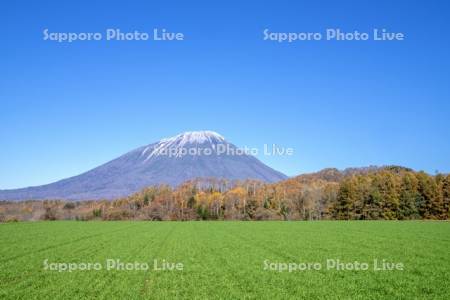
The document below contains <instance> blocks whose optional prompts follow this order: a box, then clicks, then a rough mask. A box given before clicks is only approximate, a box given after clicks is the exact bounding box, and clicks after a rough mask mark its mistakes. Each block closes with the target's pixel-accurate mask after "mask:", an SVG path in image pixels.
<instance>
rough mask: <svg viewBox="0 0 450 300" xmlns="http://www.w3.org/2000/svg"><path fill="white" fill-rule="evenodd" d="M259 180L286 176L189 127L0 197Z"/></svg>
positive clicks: (77, 195)
mask: <svg viewBox="0 0 450 300" xmlns="http://www.w3.org/2000/svg"><path fill="white" fill-rule="evenodd" d="M202 177H203V178H210V177H215V178H226V179H230V180H234V179H257V180H262V181H265V182H275V181H279V180H282V179H285V178H286V176H285V175H284V174H282V173H280V172H278V171H275V170H273V169H272V168H270V167H268V166H266V165H265V164H263V163H262V162H260V161H259V160H258V159H256V158H255V157H253V156H251V155H247V154H246V153H245V152H244V151H242V150H241V149H239V148H237V147H236V146H234V145H233V144H231V143H228V142H227V141H226V140H225V138H224V137H222V136H221V135H220V134H218V133H216V132H213V131H191V132H185V133H182V134H179V135H176V136H174V137H171V138H166V139H162V140H160V141H159V142H156V143H152V144H149V145H146V146H143V147H140V148H137V149H135V150H132V151H130V152H128V153H126V154H124V155H122V156H120V157H118V158H116V159H114V160H112V161H110V162H108V163H106V164H104V165H101V166H99V167H97V168H94V169H92V170H90V171H88V172H86V173H83V174H80V175H78V176H74V177H70V178H67V179H63V180H60V181H57V182H54V183H51V184H47V185H42V186H36V187H28V188H23V189H14V190H0V200H25V199H69V200H86V199H113V198H116V197H121V196H127V195H129V194H131V193H134V192H136V191H139V190H140V189H142V188H144V187H146V186H150V185H157V184H169V185H171V186H176V185H178V184H180V183H183V182H184V181H187V180H191V179H195V178H202Z"/></svg>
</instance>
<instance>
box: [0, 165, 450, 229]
mask: <svg viewBox="0 0 450 300" xmlns="http://www.w3.org/2000/svg"><path fill="white" fill-rule="evenodd" d="M449 203H450V175H443V174H436V175H429V174H427V173H425V172H415V171H413V170H411V169H408V168H403V167H397V166H388V167H380V168H378V167H369V168H360V169H346V170H344V171H338V170H336V169H325V170H322V171H320V172H317V173H312V174H305V175H300V176H297V177H294V178H290V179H288V180H284V181H281V182H278V183H274V184H266V183H263V182H259V181H254V180H245V181H228V180H220V179H199V180H193V181H189V182H186V183H184V184H182V185H180V186H178V187H176V188H172V187H170V186H166V185H161V186H152V187H148V188H145V189H143V190H142V191H140V192H138V193H135V194H133V195H130V196H128V197H123V198H120V199H116V200H112V201H108V200H101V201H81V202H67V201H61V200H44V201H25V202H1V203H0V221H15V220H39V219H40V220H58V219H75V220H95V219H98V220H183V221H187V220H410V219H435V220H447V219H448V218H449Z"/></svg>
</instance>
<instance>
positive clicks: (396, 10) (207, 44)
mask: <svg viewBox="0 0 450 300" xmlns="http://www.w3.org/2000/svg"><path fill="white" fill-rule="evenodd" d="M62 2H68V1H51V2H50V1H47V2H45V1H44V2H39V3H38V2H34V3H33V2H32V1H18V2H17V4H16V3H13V2H12V1H9V2H8V3H6V2H5V3H3V4H2V9H1V10H0V32H1V44H0V45H1V46H0V66H1V72H0V188H16V187H24V186H30V185H38V184H44V183H49V182H52V181H55V180H58V179H62V178H65V177H69V176H72V175H76V174H79V173H81V172H84V171H86V170H89V169H91V168H93V167H95V166H98V165H100V164H102V163H104V162H106V161H108V160H110V159H113V158H115V157H117V156H119V155H121V154H123V153H125V152H127V151H129V150H131V149H133V148H136V147H138V146H141V145H145V144H148V143H151V142H154V141H157V140H159V139H160V138H162V137H166V136H172V135H175V134H177V133H179V132H183V131H188V130H201V129H209V130H214V131H217V132H219V133H221V134H222V135H224V136H225V137H226V138H227V139H228V140H230V141H231V142H233V143H234V144H236V145H238V146H245V145H247V146H254V147H261V146H262V145H263V144H264V143H269V144H270V143H277V144H279V145H281V146H285V147H293V148H294V149H295V155H294V156H292V157H266V156H262V157H260V159H261V160H262V161H264V162H265V163H267V164H269V165H270V166H271V167H273V168H275V169H278V170H280V171H282V172H284V173H286V174H288V175H296V174H299V173H304V172H312V171H317V170H320V169H322V168H325V167H337V168H345V167H355V166H366V165H384V164H398V165H404V166H408V167H412V168H414V169H417V170H425V171H427V172H430V173H434V172H435V170H439V171H441V172H449V171H450V134H449V132H450V128H449V127H450V126H449V120H450V118H449V117H450V93H449V89H450V87H449V86H450V85H449V83H450V81H449V80H450V78H449V72H450V71H449V70H450V58H449V53H450V45H449V39H450V37H449V33H450V5H449V4H448V1H425V0H422V1H378V0H377V1H289V2H287V1H262V2H259V1H258V2H256V1H255V2H253V3H250V2H248V3H243V2H245V1H221V2H220V3H219V2H218V1H194V3H193V2H191V1H189V2H188V1H181V0H180V1H177V2H173V1H127V2H122V3H121V4H119V3H112V2H113V1H71V3H62ZM45 28H48V29H49V30H50V31H52V32H68V31H69V32H103V31H104V30H105V29H106V28H120V29H121V30H122V31H132V30H139V31H151V30H152V29H153V28H165V29H167V30H170V31H178V32H183V33H184V34H185V36H186V40H185V41H183V42H175V43H173V42H169V43H167V42H166V43H164V42H163V43H157V42H153V41H146V42H142V41H140V42H139V41H134V42H111V41H110V42H107V41H92V42H74V43H71V44H67V43H65V44H59V43H57V42H49V41H43V39H42V37H43V34H42V31H43V30H44V29H45ZM265 28H269V29H270V30H271V31H278V32H281V31H283V32H291V31H294V32H296V31H319V32H321V31H323V30H325V29H326V28H341V29H343V30H347V31H352V30H358V31H371V30H372V29H373V28H386V29H388V30H390V31H398V32H403V33H404V34H405V35H406V40H405V41H401V42H398V41H397V42H374V41H366V42H330V41H328V42H327V41H312V42H298V43H292V44H287V43H283V44H278V43H276V42H268V41H263V40H262V37H263V34H262V31H263V30H264V29H265Z"/></svg>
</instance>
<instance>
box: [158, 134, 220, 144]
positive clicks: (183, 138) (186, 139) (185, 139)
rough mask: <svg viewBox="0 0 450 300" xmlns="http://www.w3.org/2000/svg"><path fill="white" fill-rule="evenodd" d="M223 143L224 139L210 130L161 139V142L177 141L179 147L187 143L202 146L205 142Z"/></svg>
mask: <svg viewBox="0 0 450 300" xmlns="http://www.w3.org/2000/svg"><path fill="white" fill-rule="evenodd" d="M214 140H216V141H225V138H224V137H223V136H221V135H220V134H218V133H217V132H215V131H210V130H203V131H186V132H183V133H180V134H178V135H176V136H173V137H170V138H166V139H162V140H161V142H162V141H178V142H179V143H180V144H181V145H184V144H187V143H198V144H202V143H204V142H206V141H208V142H212V141H214Z"/></svg>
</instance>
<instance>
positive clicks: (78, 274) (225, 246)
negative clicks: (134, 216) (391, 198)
mask: <svg viewBox="0 0 450 300" xmlns="http://www.w3.org/2000/svg"><path fill="white" fill-rule="evenodd" d="M0 241H1V247H0V299H17V298H26V299H29V298H39V299H41V298H46V299H59V298H94V297H96V298H104V299H111V298H114V299H116V298H120V299H132V298H136V299H139V298H157V299H166V298H198V299H205V298H208V299H211V298H212V299H215V298H223V299H230V298H236V299H237V298H239V299H242V298H248V299H286V298H308V299H309V298H333V299H334V298H339V299H349V298H359V299H368V298H371V299H374V298H376V299H424V298H425V299H450V223H449V222H420V221H418V222H383V221H374V222H363V221H361V222H358V221H357V222H345V221H334V222H333V221H330V222H325V221H323V222H36V223H31V222H29V223H9V224H1V225H0ZM46 259H48V261H47V262H48V264H51V263H89V262H91V263H95V262H98V263H99V264H101V265H102V268H101V269H100V270H84V271H83V270H75V271H72V272H68V271H63V272H58V271H57V270H45V269H44V260H46ZM107 259H120V260H121V261H123V262H135V261H137V262H139V263H148V264H149V265H150V270H148V271H143V270H128V271H127V270H117V269H114V270H109V271H108V270H106V260H107ZM154 259H157V260H158V262H159V263H161V262H162V260H166V261H168V262H177V263H182V264H183V270H182V271H179V270H172V271H168V270H166V271H160V270H153V260H154ZM327 259H340V260H341V261H342V262H354V261H358V262H368V263H370V268H369V270H359V271H357V270H353V271H351V270H342V271H337V270H334V269H330V270H327V269H326V264H325V262H326V260H327ZM373 259H379V260H382V259H386V260H387V261H390V262H397V263H402V264H403V265H404V270H403V271H401V270H393V271H374V270H373V269H372V265H373V264H372V262H373ZM264 261H266V262H271V263H272V262H279V263H300V262H319V263H322V266H323V268H322V269H320V270H305V271H298V270H297V271H292V272H288V271H283V272H279V271H276V270H264V266H265V264H264ZM52 266H55V265H54V264H53V265H52ZM61 266H62V265H61ZM78 266H81V265H78ZM272 266H273V265H272Z"/></svg>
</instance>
